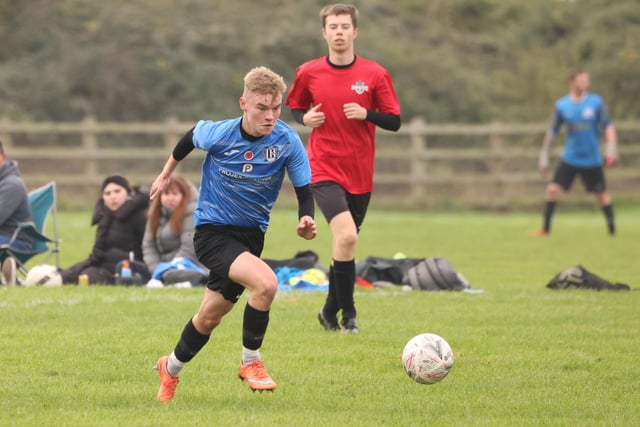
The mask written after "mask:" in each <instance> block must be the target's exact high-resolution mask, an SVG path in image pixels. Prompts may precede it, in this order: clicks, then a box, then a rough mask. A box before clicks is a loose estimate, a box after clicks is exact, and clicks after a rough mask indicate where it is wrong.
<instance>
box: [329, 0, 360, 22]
mask: <svg viewBox="0 0 640 427" xmlns="http://www.w3.org/2000/svg"><path fill="white" fill-rule="evenodd" d="M329 15H336V16H337V15H350V16H351V23H352V24H353V27H354V28H358V9H357V8H356V7H355V6H353V5H350V4H344V3H336V4H329V5H326V6H325V7H323V8H322V10H321V11H320V19H321V20H322V28H324V25H325V23H326V21H327V16H329Z"/></svg>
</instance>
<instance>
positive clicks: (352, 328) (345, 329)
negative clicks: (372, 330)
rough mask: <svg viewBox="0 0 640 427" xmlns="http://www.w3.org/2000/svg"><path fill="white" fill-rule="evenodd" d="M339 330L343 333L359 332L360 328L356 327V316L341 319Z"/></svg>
mask: <svg viewBox="0 0 640 427" xmlns="http://www.w3.org/2000/svg"><path fill="white" fill-rule="evenodd" d="M341 332H342V333H343V334H359V333H360V329H358V322H356V318H355V317H350V318H348V319H343V320H342V331H341Z"/></svg>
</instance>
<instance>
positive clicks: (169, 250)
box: [142, 175, 209, 287]
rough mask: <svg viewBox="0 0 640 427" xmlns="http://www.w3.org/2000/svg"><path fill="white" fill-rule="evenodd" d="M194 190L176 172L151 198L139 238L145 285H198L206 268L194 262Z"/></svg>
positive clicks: (205, 275)
mask: <svg viewBox="0 0 640 427" xmlns="http://www.w3.org/2000/svg"><path fill="white" fill-rule="evenodd" d="M196 200H197V190H196V188H195V186H194V185H193V184H191V183H190V182H188V181H187V180H186V179H184V178H183V177H181V176H179V175H172V176H171V181H170V182H169V184H168V186H167V187H166V188H165V189H164V190H163V191H162V193H160V197H156V198H155V199H153V200H152V201H151V206H150V207H149V214H148V218H147V229H146V231H145V234H144V239H143V241H142V252H143V257H144V262H145V263H146V264H147V267H148V268H149V270H150V271H152V272H153V273H152V277H153V279H152V281H151V282H149V284H148V285H149V286H150V287H151V286H158V287H159V286H161V285H163V284H164V285H168V284H176V283H185V284H189V285H200V284H202V283H204V282H206V280H207V278H208V276H209V271H208V270H207V269H206V268H205V267H204V266H203V265H202V264H200V262H198V260H197V257H196V251H195V248H194V246H193V233H194V222H193V221H194V220H193V211H194V210H195V208H196Z"/></svg>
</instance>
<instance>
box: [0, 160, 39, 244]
mask: <svg viewBox="0 0 640 427" xmlns="http://www.w3.org/2000/svg"><path fill="white" fill-rule="evenodd" d="M31 220H32V217H31V206H30V205H29V196H28V194H27V187H26V185H25V184H24V181H22V178H21V177H20V171H19V170H18V163H17V162H16V161H13V160H7V162H6V163H5V164H4V166H3V167H2V168H0V234H2V235H3V236H6V237H9V238H10V237H11V236H12V235H13V232H14V231H15V230H16V228H17V227H18V224H20V223H21V222H29V221H31Z"/></svg>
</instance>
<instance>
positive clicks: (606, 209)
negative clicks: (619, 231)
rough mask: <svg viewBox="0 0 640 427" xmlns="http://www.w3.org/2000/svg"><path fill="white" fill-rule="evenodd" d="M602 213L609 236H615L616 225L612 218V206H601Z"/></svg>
mask: <svg viewBox="0 0 640 427" xmlns="http://www.w3.org/2000/svg"><path fill="white" fill-rule="evenodd" d="M602 212H604V217H605V218H606V219H607V228H608V229H609V234H611V235H612V236H613V235H614V234H616V224H615V219H614V217H613V206H612V205H607V206H603V207H602Z"/></svg>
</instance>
